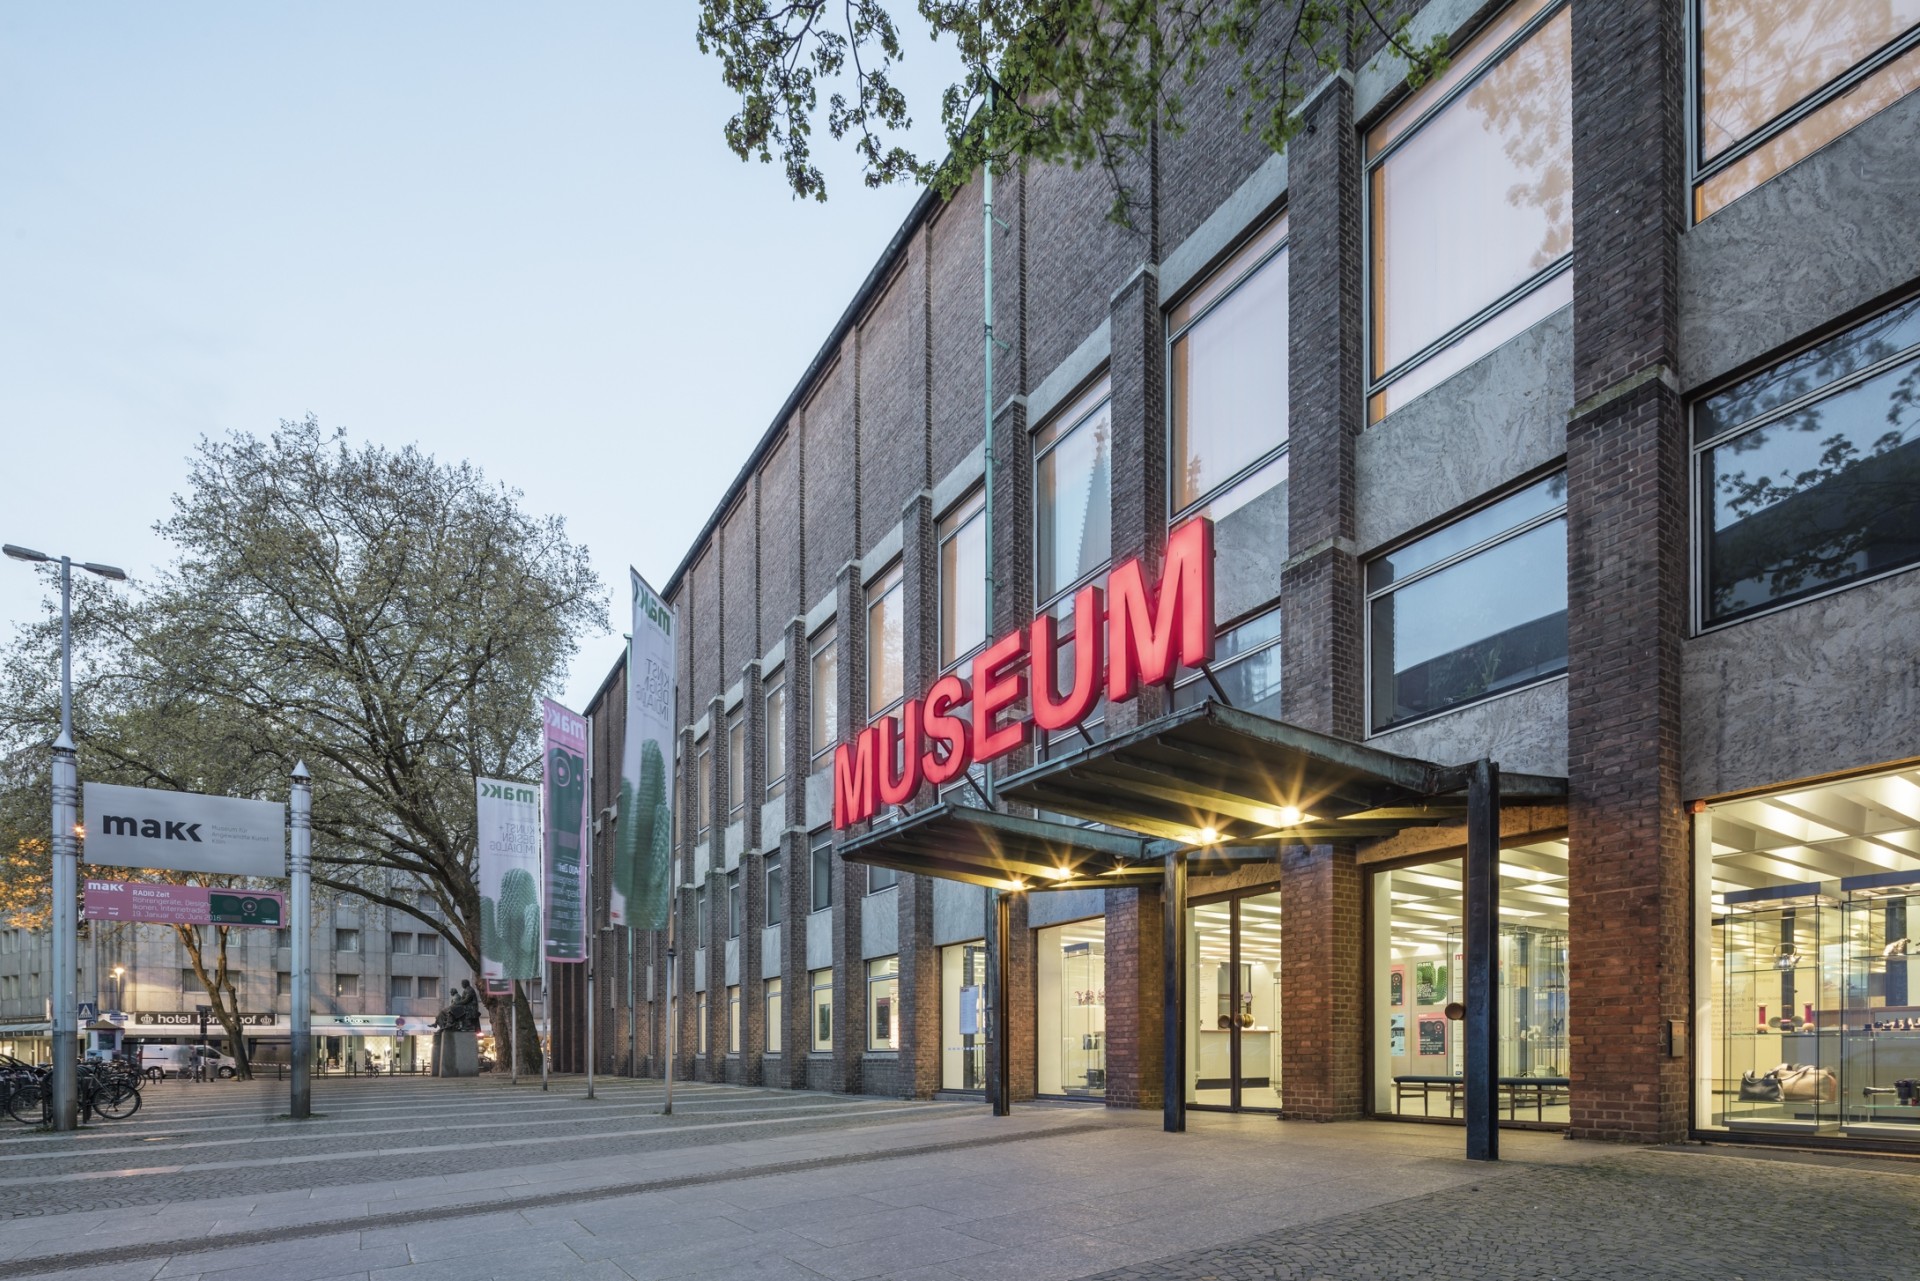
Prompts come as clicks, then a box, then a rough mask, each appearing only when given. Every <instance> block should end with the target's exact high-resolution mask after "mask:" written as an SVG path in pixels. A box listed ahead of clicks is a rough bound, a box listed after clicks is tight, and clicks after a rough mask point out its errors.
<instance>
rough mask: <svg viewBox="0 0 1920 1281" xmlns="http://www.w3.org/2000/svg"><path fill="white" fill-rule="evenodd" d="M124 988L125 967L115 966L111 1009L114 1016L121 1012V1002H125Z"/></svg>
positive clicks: (125, 981)
mask: <svg viewBox="0 0 1920 1281" xmlns="http://www.w3.org/2000/svg"><path fill="white" fill-rule="evenodd" d="M126 988H127V967H126V966H124V965H116V966H114V967H113V1009H114V1013H116V1014H118V1013H121V1012H122V1002H124V1001H125V1000H126Z"/></svg>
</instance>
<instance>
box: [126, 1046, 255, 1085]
mask: <svg viewBox="0 0 1920 1281" xmlns="http://www.w3.org/2000/svg"><path fill="white" fill-rule="evenodd" d="M201 1061H204V1062H205V1063H206V1070H207V1075H208V1076H214V1077H219V1078H220V1079H221V1080H223V1081H224V1080H226V1079H227V1078H228V1077H230V1076H232V1075H233V1074H234V1073H235V1072H236V1071H237V1070H238V1068H237V1066H236V1065H235V1063H234V1061H233V1058H232V1056H231V1055H226V1054H222V1053H220V1051H218V1050H216V1049H214V1048H213V1047H212V1046H210V1045H143V1046H141V1047H140V1070H141V1071H142V1072H143V1073H145V1074H146V1076H147V1079H148V1080H152V1081H158V1080H160V1079H161V1078H162V1077H168V1076H192V1075H193V1068H194V1064H195V1063H197V1062H201Z"/></svg>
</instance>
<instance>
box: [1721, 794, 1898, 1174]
mask: <svg viewBox="0 0 1920 1281" xmlns="http://www.w3.org/2000/svg"><path fill="white" fill-rule="evenodd" d="M1695 808H1696V813H1695V815H1694V829H1693V832H1694V859H1695V868H1696V875H1695V883H1696V895H1697V900H1698V901H1697V902H1696V931H1695V939H1694V950H1695V975H1696V979H1695V1002H1696V1010H1697V1012H1696V1020H1695V1021H1696V1025H1697V1026H1698V1027H1699V1028H1700V1029H1701V1030H1702V1036H1701V1041H1702V1044H1701V1045H1700V1047H1699V1051H1698V1056H1697V1059H1696V1063H1697V1079H1696V1081H1695V1086H1694V1096H1695V1124H1696V1125H1697V1127H1698V1128H1699V1129H1700V1130H1701V1131H1703V1132H1709V1133H1715V1134H1719V1135H1724V1136H1726V1137H1742V1138H1744V1137H1753V1136H1772V1137H1780V1136H1788V1137H1793V1138H1797V1139H1814V1140H1817V1141H1832V1142H1838V1143H1847V1142H1857V1143H1862V1144H1874V1145H1886V1144H1890V1143H1893V1144H1906V1143H1920V990H1917V985H1916V984H1915V983H1914V981H1913V980H1914V979H1920V973H1913V972H1912V971H1913V970H1914V969H1915V962H1916V961H1920V948H1916V947H1915V946H1914V944H1913V939H1912V936H1913V935H1914V934H1915V933H1916V932H1920V915H1912V914H1910V908H1912V907H1920V769H1916V768H1914V767H1912V766H1911V765H1909V766H1906V767H1901V768H1890V769H1882V770H1878V771H1875V772H1871V773H1865V774H1858V775H1853V776H1850V777H1846V778H1840V779H1833V780H1827V781H1821V782H1814V783H1803V784H1797V785H1791V786H1787V787H1781V788H1777V789H1774V790H1771V791H1767V792H1762V793H1757V794H1748V795H1744V796H1738V797H1732V798H1728V799H1724V800H1718V801H1713V802H1707V803H1703V804H1700V805H1697V806H1696V807H1695Z"/></svg>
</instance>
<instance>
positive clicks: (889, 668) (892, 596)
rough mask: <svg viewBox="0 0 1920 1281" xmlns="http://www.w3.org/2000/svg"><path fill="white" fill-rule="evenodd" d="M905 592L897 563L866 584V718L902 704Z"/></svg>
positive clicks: (904, 653)
mask: <svg viewBox="0 0 1920 1281" xmlns="http://www.w3.org/2000/svg"><path fill="white" fill-rule="evenodd" d="M905 607H906V589H905V587H904V586H903V585H902V583H901V576H900V565H899V563H898V562H895V563H894V564H893V565H891V566H889V567H888V568H887V569H886V570H884V571H883V572H882V573H881V574H880V576H879V577H878V578H875V579H874V580H873V581H871V582H869V583H868V584H867V715H868V716H869V717H877V716H879V715H880V714H881V713H882V712H884V711H886V710H887V709H888V708H890V707H892V706H893V705H894V704H895V703H897V702H899V701H900V699H901V697H902V694H903V691H904V686H905V675H904V672H905V662H906V641H905V634H904V631H903V628H904V626H905V623H906V616H905V614H904V612H903V611H904V610H905Z"/></svg>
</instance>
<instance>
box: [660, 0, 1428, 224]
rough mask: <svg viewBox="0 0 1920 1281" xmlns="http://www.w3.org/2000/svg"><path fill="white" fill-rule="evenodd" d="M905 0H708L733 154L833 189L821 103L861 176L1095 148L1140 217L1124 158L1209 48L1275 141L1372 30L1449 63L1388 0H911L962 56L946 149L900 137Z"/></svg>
mask: <svg viewBox="0 0 1920 1281" xmlns="http://www.w3.org/2000/svg"><path fill="white" fill-rule="evenodd" d="M902 7H903V6H901V5H899V4H897V3H896V4H889V3H886V2H885V0H700V25H699V33H698V39H699V46H700V49H701V51H702V52H704V53H708V54H712V55H714V56H716V57H717V58H719V60H720V65H721V74H722V78H723V79H724V81H725V83H726V85H727V88H728V89H729V90H731V91H732V92H734V93H736V94H738V95H739V99H740V107H739V110H738V111H737V112H736V113H735V114H734V116H733V118H732V119H731V120H729V121H728V122H727V125H726V140H727V145H728V146H729V147H731V148H732V149H733V151H734V153H735V154H736V155H738V156H739V157H740V158H741V159H743V160H745V159H749V158H757V159H759V160H761V161H762V162H764V163H772V162H774V161H775V160H776V158H777V159H778V161H779V163H780V164H781V165H782V166H783V167H784V168H785V170H786V176H787V183H788V185H789V186H790V187H791V188H792V189H793V192H794V194H795V195H796V196H807V197H812V198H813V199H816V200H824V199H826V196H827V187H826V180H825V178H824V177H823V176H822V174H821V172H820V169H819V167H818V166H817V165H816V164H815V163H814V159H813V151H812V142H813V132H814V129H815V126H816V124H818V123H819V122H820V117H821V115H822V109H821V94H822V91H823V89H824V90H825V92H826V104H825V111H824V117H825V125H826V129H827V132H828V133H829V134H830V135H831V136H832V137H833V139H834V140H836V141H841V140H844V139H847V138H851V139H852V140H853V145H854V148H855V150H856V152H857V153H858V155H859V157H860V161H861V165H862V169H863V174H864V179H865V181H866V183H867V185H868V186H881V185H884V184H886V183H890V182H897V181H901V180H908V181H914V182H922V183H931V184H933V185H934V186H935V187H936V189H938V190H939V192H940V193H941V195H942V196H950V195H952V194H953V192H954V191H955V190H957V189H958V188H959V187H960V185H961V184H962V183H964V182H965V181H966V180H967V178H968V177H969V176H970V175H971V174H973V173H974V172H975V171H977V170H978V169H979V168H980V167H981V166H982V165H991V166H992V167H993V168H994V170H995V171H996V172H999V171H1004V170H1005V169H1006V168H1007V167H1008V166H1009V165H1012V164H1014V163H1016V162H1019V161H1023V160H1026V161H1035V162H1039V163H1043V164H1069V165H1072V166H1073V167H1075V168H1081V167H1084V166H1086V165H1090V164H1097V165H1099V166H1100V167H1101V168H1102V169H1103V170H1104V171H1105V172H1106V174H1107V175H1108V178H1109V180H1110V183H1111V185H1112V187H1113V190H1114V204H1113V209H1112V216H1113V217H1114V218H1115V219H1116V220H1118V221H1122V222H1127V221H1130V212H1131V210H1132V208H1133V207H1134V205H1135V204H1136V200H1137V197H1136V193H1135V192H1134V190H1133V187H1132V184H1131V182H1130V181H1129V179H1128V177H1127V170H1128V162H1129V161H1130V160H1131V159H1133V158H1134V157H1137V156H1138V155H1139V154H1140V153H1141V152H1142V151H1143V150H1144V148H1145V147H1146V145H1147V143H1148V141H1149V139H1150V137H1151V134H1152V132H1153V130H1154V128H1155V127H1156V125H1157V126H1158V127H1159V128H1160V129H1162V130H1164V131H1167V132H1170V133H1178V132H1179V131H1180V129H1181V128H1182V125H1183V120H1184V113H1185V110H1186V107H1187V105H1188V100H1189V95H1190V94H1192V93H1194V92H1196V91H1198V90H1199V89H1200V86H1201V85H1202V84H1203V73H1204V72H1206V71H1207V70H1208V68H1209V67H1211V66H1212V65H1213V64H1214V63H1216V62H1219V61H1222V60H1231V61H1232V62H1235V63H1237V64H1238V67H1237V74H1229V75H1227V76H1225V77H1217V78H1215V80H1213V81H1210V82H1209V83H1219V84H1220V85H1221V88H1220V89H1219V90H1218V91H1219V92H1223V93H1225V94H1227V95H1228V96H1229V97H1231V98H1232V99H1233V100H1234V101H1235V102H1237V103H1238V104H1239V107H1240V114H1241V122H1242V125H1243V126H1244V127H1245V128H1247V129H1250V130H1255V131H1257V132H1258V133H1259V135H1260V137H1261V138H1262V139H1263V140H1265V141H1266V142H1267V144H1268V145H1270V146H1271V147H1273V148H1274V149H1275V150H1276V151H1278V150H1280V149H1282V148H1284V147H1285V146H1286V144H1287V142H1288V140H1289V139H1291V138H1292V137H1293V135H1294V133H1295V131H1296V130H1297V129H1298V128H1299V120H1298V117H1297V116H1296V115H1295V114H1294V111H1295V108H1297V107H1298V106H1299V105H1300V103H1301V101H1302V100H1303V98H1304V96H1305V95H1306V94H1307V93H1309V92H1311V91H1312V89H1313V87H1314V85H1315V84H1316V83H1318V81H1319V79H1320V78H1321V77H1323V76H1324V75H1326V74H1327V73H1328V72H1330V71H1332V70H1333V69H1335V68H1337V67H1340V66H1343V65H1350V64H1351V63H1352V62H1353V61H1355V60H1356V59H1357V57H1358V56H1359V53H1360V51H1361V50H1362V49H1363V48H1371V47H1374V46H1375V45H1383V46H1384V48H1386V49H1387V50H1390V51H1391V52H1393V53H1395V54H1397V55H1398V56H1399V57H1401V58H1402V59H1404V60H1405V61H1406V63H1407V65H1408V67H1409V69H1410V79H1411V80H1412V82H1413V83H1414V84H1416V85H1418V84H1420V83H1422V82H1423V81H1424V80H1425V79H1427V78H1428V77H1430V76H1432V75H1434V74H1435V73H1437V72H1438V71H1440V70H1442V69H1443V68H1444V65H1445V55H1446V40H1445V39H1444V38H1443V37H1442V38H1436V39H1434V40H1432V41H1429V42H1425V43H1421V42H1418V41H1416V40H1414V39H1413V38H1412V37H1411V36H1410V34H1409V28H1408V23H1409V14H1408V13H1404V12H1401V13H1396V9H1397V8H1399V6H1397V5H1395V4H1394V2H1393V0H915V3H914V6H913V7H914V17H915V18H916V19H917V20H918V21H919V22H920V23H922V24H924V27H925V30H926V32H927V34H928V35H930V36H931V37H932V38H933V39H934V40H943V39H950V40H952V41H953V44H954V47H955V49H956V50H957V52H958V53H959V56H960V61H961V64H962V66H963V67H964V71H963V73H962V75H961V76H960V78H959V79H958V80H957V81H955V82H954V83H953V84H951V85H949V86H948V87H947V88H946V90H945V92H944V93H943V94H942V96H941V100H940V120H941V125H942V128H943V131H944V133H945V136H946V143H947V147H948V149H949V150H948V155H947V156H946V157H944V158H943V159H940V160H934V159H930V158H929V157H926V156H921V155H916V154H915V153H914V152H913V151H911V150H909V149H908V148H907V147H906V146H904V145H902V144H901V143H900V142H898V141H897V140H896V139H897V136H898V135H899V134H900V132H901V131H903V130H905V129H906V128H908V127H910V125H911V123H912V115H911V110H910V104H909V103H908V101H907V96H906V94H905V92H904V91H903V90H902V89H901V88H900V86H899V85H898V83H897V82H896V80H897V76H896V72H897V68H898V65H899V63H900V62H901V60H902V58H903V56H904V53H905V45H904V44H903V42H902V39H901V26H900V23H901V19H899V18H896V16H895V13H896V11H897V10H899V9H900V8H902Z"/></svg>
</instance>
